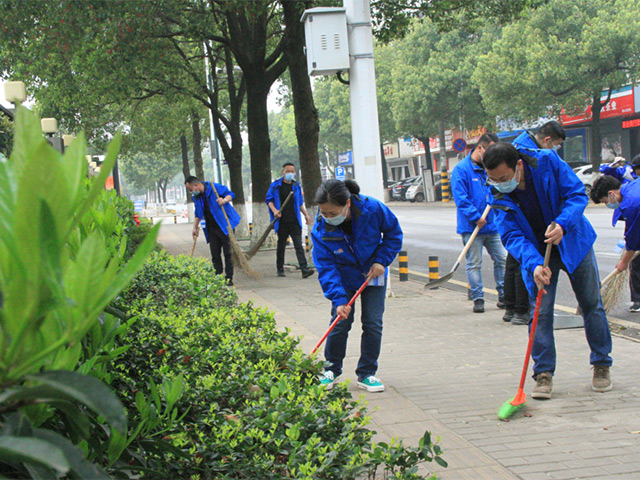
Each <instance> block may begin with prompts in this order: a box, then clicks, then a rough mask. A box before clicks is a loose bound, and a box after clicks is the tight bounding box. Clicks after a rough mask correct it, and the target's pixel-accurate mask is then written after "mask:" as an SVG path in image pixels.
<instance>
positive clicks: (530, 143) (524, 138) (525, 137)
mask: <svg viewBox="0 0 640 480" xmlns="http://www.w3.org/2000/svg"><path fill="white" fill-rule="evenodd" d="M512 143H513V146H514V147H516V148H517V149H518V150H522V149H527V150H542V149H541V148H540V145H538V142H536V137H535V134H534V133H533V132H532V131H531V130H525V131H524V132H522V133H521V134H520V135H518V136H517V137H516V138H515V140H514V141H513V142H512ZM527 154H528V155H532V154H531V153H530V152H529V153H527Z"/></svg>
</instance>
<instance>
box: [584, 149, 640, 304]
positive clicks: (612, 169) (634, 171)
mask: <svg viewBox="0 0 640 480" xmlns="http://www.w3.org/2000/svg"><path fill="white" fill-rule="evenodd" d="M616 163H617V165H616ZM630 163H631V164H630V165H627V164H626V160H625V159H624V158H623V157H619V158H618V160H616V162H613V163H610V164H608V165H607V164H602V165H600V171H601V172H602V173H603V174H604V175H608V176H611V177H613V178H615V179H616V180H618V182H620V183H621V184H623V185H624V184H627V183H630V182H633V181H634V180H635V179H637V178H638V176H640V154H638V155H636V156H635V157H633V158H632V159H631V162H630ZM594 185H595V183H594ZM594 201H595V200H594ZM596 203H598V202H596ZM618 218H619V216H618V217H616V216H615V215H614V226H615V222H617V220H618ZM629 291H630V293H631V302H632V303H631V306H630V307H629V311H630V312H640V255H639V256H637V257H635V258H634V259H632V260H631V263H630V264H629Z"/></svg>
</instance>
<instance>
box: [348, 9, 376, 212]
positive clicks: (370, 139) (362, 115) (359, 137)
mask: <svg viewBox="0 0 640 480" xmlns="http://www.w3.org/2000/svg"><path fill="white" fill-rule="evenodd" d="M343 6H344V8H345V10H346V17H347V33H348V39H349V100H350V105H351V138H352V143H353V168H354V174H355V179H356V181H357V182H358V184H359V185H360V188H361V190H362V193H364V194H365V195H370V196H372V197H374V198H377V199H378V200H380V201H384V189H383V186H382V159H381V156H380V130H379V125H378V103H377V98H376V77H375V66H374V61H373V32H372V29H371V6H370V1H369V0H343Z"/></svg>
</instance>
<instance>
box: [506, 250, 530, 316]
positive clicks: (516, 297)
mask: <svg viewBox="0 0 640 480" xmlns="http://www.w3.org/2000/svg"><path fill="white" fill-rule="evenodd" d="M504 304H505V307H506V308H507V310H515V311H516V313H527V312H528V311H529V292H527V287H526V285H525V284H524V280H522V272H521V271H520V264H519V263H518V261H517V260H516V259H515V258H513V256H512V255H511V254H508V255H507V264H506V267H505V270H504Z"/></svg>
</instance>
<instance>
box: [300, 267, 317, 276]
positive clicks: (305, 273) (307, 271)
mask: <svg viewBox="0 0 640 480" xmlns="http://www.w3.org/2000/svg"><path fill="white" fill-rule="evenodd" d="M314 273H316V271H315V270H312V269H310V268H305V269H304V270H302V278H307V277H310V276H311V275H313V274H314Z"/></svg>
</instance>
